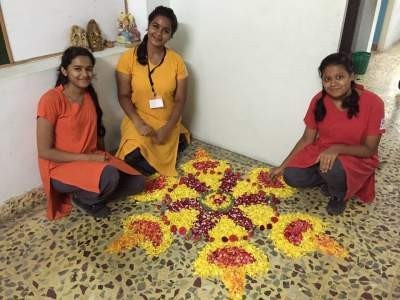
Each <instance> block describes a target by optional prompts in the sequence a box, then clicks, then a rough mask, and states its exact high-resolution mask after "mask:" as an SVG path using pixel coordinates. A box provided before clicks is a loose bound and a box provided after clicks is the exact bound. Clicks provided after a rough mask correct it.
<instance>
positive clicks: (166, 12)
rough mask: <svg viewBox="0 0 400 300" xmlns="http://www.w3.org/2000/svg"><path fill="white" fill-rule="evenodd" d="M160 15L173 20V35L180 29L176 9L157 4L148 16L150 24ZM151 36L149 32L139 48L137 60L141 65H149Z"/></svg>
mask: <svg viewBox="0 0 400 300" xmlns="http://www.w3.org/2000/svg"><path fill="white" fill-rule="evenodd" d="M158 16H163V17H166V18H167V19H169V20H170V21H171V37H173V36H174V33H175V32H176V30H177V29H178V19H177V18H176V15H175V13H174V11H173V10H172V9H171V8H169V7H165V6H157V7H156V8H155V9H154V10H153V11H152V12H151V13H150V15H149V17H148V24H149V25H150V23H151V22H152V21H153V20H154V19H155V18H156V17H158ZM148 39H149V37H148V35H147V33H146V34H145V36H144V37H143V40H142V42H141V43H140V44H139V46H138V48H137V61H138V62H139V64H141V65H143V66H144V65H147V41H148Z"/></svg>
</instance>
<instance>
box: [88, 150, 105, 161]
mask: <svg viewBox="0 0 400 300" xmlns="http://www.w3.org/2000/svg"><path fill="white" fill-rule="evenodd" d="M84 155H85V157H84V160H89V161H99V162H105V161H108V160H109V158H108V155H107V153H106V152H96V153H91V154H84Z"/></svg>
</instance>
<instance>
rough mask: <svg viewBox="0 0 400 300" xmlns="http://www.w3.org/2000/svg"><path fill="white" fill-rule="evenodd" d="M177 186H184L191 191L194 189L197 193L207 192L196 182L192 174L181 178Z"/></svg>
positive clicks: (204, 187)
mask: <svg viewBox="0 0 400 300" xmlns="http://www.w3.org/2000/svg"><path fill="white" fill-rule="evenodd" d="M179 184H186V186H188V187H189V188H191V189H194V190H195V191H197V192H198V193H205V192H208V187H207V186H206V185H205V184H204V183H203V182H201V181H200V180H198V179H197V178H196V177H195V176H194V175H193V174H188V176H186V177H181V179H180V180H179Z"/></svg>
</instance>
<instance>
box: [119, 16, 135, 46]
mask: <svg viewBox="0 0 400 300" xmlns="http://www.w3.org/2000/svg"><path fill="white" fill-rule="evenodd" d="M116 41H117V43H118V44H120V45H122V46H126V47H129V46H132V43H133V42H137V41H140V32H139V30H138V29H137V26H136V22H135V18H134V17H133V15H132V14H131V13H127V14H126V13H124V12H121V13H120V15H119V17H118V36H117V39H116Z"/></svg>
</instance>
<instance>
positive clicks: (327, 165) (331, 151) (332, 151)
mask: <svg viewBox="0 0 400 300" xmlns="http://www.w3.org/2000/svg"><path fill="white" fill-rule="evenodd" d="M338 154H339V152H338V151H337V149H336V147H335V146H331V147H329V148H328V149H326V150H324V151H322V152H321V154H320V155H319V156H318V158H317V161H316V162H319V168H320V170H321V172H322V173H326V172H328V171H329V170H330V169H332V167H333V164H334V163H335V160H336V157H337V156H338Z"/></svg>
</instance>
